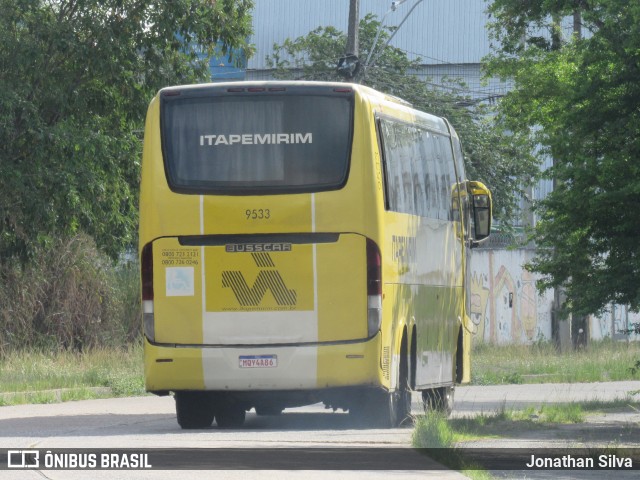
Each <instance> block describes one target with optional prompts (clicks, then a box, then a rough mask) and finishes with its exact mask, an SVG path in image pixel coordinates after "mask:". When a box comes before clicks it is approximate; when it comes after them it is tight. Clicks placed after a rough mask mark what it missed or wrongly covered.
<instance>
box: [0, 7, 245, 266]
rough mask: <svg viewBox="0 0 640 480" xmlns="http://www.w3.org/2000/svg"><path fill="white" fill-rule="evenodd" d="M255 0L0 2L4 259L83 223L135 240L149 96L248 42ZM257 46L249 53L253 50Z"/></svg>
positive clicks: (105, 236)
mask: <svg viewBox="0 0 640 480" xmlns="http://www.w3.org/2000/svg"><path fill="white" fill-rule="evenodd" d="M252 5H253V2H252V1H251V0H239V1H238V0H218V1H210V0H180V1H171V2H157V1H152V0H106V1H104V0H99V1H98V0H61V1H55V2H53V1H45V0H0V65H1V67H0V70H1V71H2V75H0V88H1V89H2V95H1V96H0V257H7V256H14V255H16V256H19V257H21V258H22V259H24V258H27V257H29V256H30V255H32V254H33V252H34V249H35V248H36V247H37V245H43V244H46V243H47V242H48V241H50V239H51V238H53V237H55V236H65V235H73V234H75V233H77V232H80V231H84V232H86V233H88V234H89V235H91V236H92V237H93V238H94V239H95V240H96V242H97V244H98V246H99V247H100V248H101V249H103V250H105V251H106V252H108V253H109V255H111V256H112V257H113V258H115V257H116V256H117V255H118V254H119V253H121V252H122V250H123V248H124V247H125V246H127V245H131V244H133V243H134V240H135V239H134V236H135V227H136V224H137V223H136V222H137V184H138V176H139V157H140V151H141V145H140V132H141V131H142V126H143V121H144V114H145V111H146V108H147V104H148V102H149V100H150V98H151V97H152V96H153V94H154V93H155V92H156V91H157V90H158V89H159V88H160V87H163V86H166V85H168V84H175V83H184V82H197V81H201V80H203V79H205V78H206V75H207V73H208V70H207V65H206V64H205V63H204V62H199V61H197V56H196V52H195V51H194V47H193V46H192V45H198V46H199V47H201V48H204V49H205V50H207V51H209V52H213V49H214V48H215V46H216V42H218V40H219V41H220V42H221V43H222V45H223V46H222V50H223V51H225V52H226V51H227V50H228V49H229V48H232V47H233V48H237V47H240V46H243V45H245V39H246V37H247V36H248V34H249V33H250V18H249V10H250V8H251V7H252ZM249 53H250V52H249Z"/></svg>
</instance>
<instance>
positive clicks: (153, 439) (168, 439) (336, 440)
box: [0, 382, 640, 480]
mask: <svg viewBox="0 0 640 480" xmlns="http://www.w3.org/2000/svg"><path fill="white" fill-rule="evenodd" d="M634 390H640V382H611V383H594V384H545V385H510V386H486V387H460V388H458V389H457V391H456V402H455V411H456V413H455V415H473V414H477V413H479V412H484V413H491V412H495V411H497V410H499V409H500V408H502V407H503V406H504V407H507V408H512V407H521V406H524V405H525V404H533V405H540V404H542V403H545V402H566V401H573V400H576V401H577V400H612V399H615V398H625V397H627V396H628V395H629V392H631V391H634ZM413 410H414V412H415V413H419V412H420V402H419V401H418V398H417V397H415V398H414V403H413ZM411 433H412V430H411V429H410V428H398V429H386V430H384V429H380V430H379V429H356V428H354V427H353V425H352V424H351V422H350V421H349V417H348V415H346V414H344V413H341V412H335V413H334V412H331V411H326V410H324V409H323V408H322V406H321V405H313V406H310V407H304V408H298V409H290V410H287V411H286V412H285V414H284V415H282V416H280V417H257V416H255V414H253V413H249V414H248V415H247V422H246V424H245V427H244V428H243V429H240V430H227V431H224V430H218V429H217V428H216V427H215V426H214V427H212V428H211V429H208V430H196V431H182V430H180V429H179V427H178V425H177V423H176V421H175V411H174V403H173V399H172V398H170V397H163V398H159V397H152V396H149V397H137V398H121V399H109V400H87V401H79V402H68V403H61V404H53V405H24V406H14V407H0V448H40V449H42V448H56V449H60V448H95V449H108V448H135V449H139V448H168V449H176V448H256V447H257V448H280V447H289V448H298V447H322V448H331V447H339V448H344V447H358V448H366V449H373V448H380V447H387V448H388V447H397V448H406V447H408V446H409V445H410V442H411ZM0 473H2V475H0V476H2V478H9V479H23V478H24V479H27V480H35V479H42V478H48V479H52V480H53V479H56V480H57V479H76V478H77V479H81V478H86V476H87V475H86V474H87V472H70V471H44V472H35V471H34V472H0ZM176 473H177V472H164V471H147V472H135V475H133V474H132V472H114V471H102V472H97V471H96V472H91V477H93V478H95V479H96V480H99V479H115V478H136V479H137V478H140V479H143V478H144V479H161V478H174V477H175V476H176ZM212 473H213V475H212ZM179 475H180V477H181V479H182V480H187V479H192V478H193V479H200V478H228V479H243V480H246V479H247V478H257V477H258V476H259V477H260V478H261V479H265V480H267V479H276V478H278V479H279V478H291V479H293V478H300V476H302V475H301V472H300V471H298V472H284V471H275V472H274V471H259V472H258V471H251V472H246V471H215V472H203V471H184V472H180V473H179ZM390 476H391V478H393V479H404V478H423V479H424V478H444V479H463V478H465V477H464V476H462V475H460V474H459V473H457V472H452V471H442V470H433V471H431V470H430V471H394V472H379V471H378V472H348V471H343V472H331V473H329V472H326V471H305V472H304V477H306V478H307V479H309V480H312V479H316V478H332V479H341V478H345V479H356V478H380V479H382V478H389V477H390Z"/></svg>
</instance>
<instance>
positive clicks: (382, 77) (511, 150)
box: [267, 15, 537, 223]
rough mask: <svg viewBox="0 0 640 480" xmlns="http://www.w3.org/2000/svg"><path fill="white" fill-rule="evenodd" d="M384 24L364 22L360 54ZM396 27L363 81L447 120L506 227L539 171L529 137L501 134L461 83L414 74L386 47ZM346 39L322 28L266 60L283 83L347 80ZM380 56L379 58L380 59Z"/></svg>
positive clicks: (385, 33) (401, 55)
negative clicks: (340, 68)
mask: <svg viewBox="0 0 640 480" xmlns="http://www.w3.org/2000/svg"><path fill="white" fill-rule="evenodd" d="M379 27H380V22H379V21H378V20H376V17H375V16H373V15H367V16H365V17H364V18H363V19H362V20H361V21H360V31H359V38H360V55H359V57H360V58H361V59H362V60H363V61H364V59H366V58H367V56H368V54H369V51H370V49H371V48H372V45H373V41H374V39H375V37H376V33H377V32H378V29H379ZM394 28H395V27H384V28H383V29H382V31H381V34H380V36H379V38H378V42H377V48H376V50H375V53H374V54H373V57H375V58H377V60H376V62H375V64H374V65H373V66H372V67H369V68H366V69H364V71H363V72H362V73H361V74H360V75H361V77H360V78H359V81H360V82H361V83H363V84H365V85H367V86H370V87H372V88H375V89H377V90H379V91H382V92H384V93H387V94H390V95H394V96H397V97H400V98H402V99H404V100H406V101H408V102H410V103H412V104H413V105H414V107H415V108H417V109H419V110H423V111H426V112H429V113H432V114H435V115H438V116H442V117H446V118H447V119H448V120H449V121H450V122H451V123H452V124H453V125H454V127H455V128H456V130H457V131H458V134H459V135H460V137H461V139H462V142H463V146H464V149H465V156H466V165H467V176H468V177H469V178H472V179H474V180H480V181H483V182H484V183H486V184H487V185H488V186H489V188H491V189H492V193H493V196H494V203H495V205H494V215H495V216H496V217H497V218H498V219H500V220H502V221H504V222H506V223H508V222H509V221H510V220H513V218H514V215H515V214H516V211H517V208H516V207H517V203H518V200H519V194H520V192H522V190H523V189H524V186H525V185H527V184H528V182H529V181H531V179H532V178H533V176H534V175H535V173H536V172H537V166H536V164H535V162H534V159H533V157H532V156H531V155H530V154H529V153H528V152H530V151H531V144H530V140H529V136H528V135H520V134H509V135H505V131H504V130H501V129H497V128H496V127H495V125H494V123H493V119H492V116H491V114H492V111H491V109H490V108H489V107H487V106H484V105H481V104H478V103H476V102H474V101H472V100H471V99H470V98H468V97H465V96H461V95H459V94H457V93H454V92H457V91H461V90H463V89H464V85H463V84H461V83H460V82H457V81H454V80H452V81H451V85H448V86H446V87H447V88H444V89H443V88H440V89H438V88H436V87H434V86H432V85H430V84H428V83H425V82H423V81H421V80H420V79H419V78H418V77H416V76H414V75H411V74H410V72H411V70H412V69H415V68H417V67H418V66H419V65H420V61H419V60H418V59H416V60H410V59H409V58H408V57H407V55H406V54H405V52H403V51H402V50H400V49H398V48H395V47H392V46H387V47H385V48H383V46H384V44H385V43H386V41H387V39H388V38H389V36H390V34H391V32H393V30H394ZM345 45H346V36H345V34H344V33H343V32H340V31H339V30H337V29H336V28H334V27H319V28H317V29H315V30H313V31H312V32H309V33H308V34H307V35H305V36H303V37H299V38H297V39H295V40H291V39H287V40H286V41H285V42H284V43H283V44H282V45H274V54H273V56H271V57H268V58H267V60H268V62H269V63H270V65H271V67H273V68H274V69H275V75H276V76H277V77H278V78H281V79H289V80H291V79H293V80H324V81H343V78H342V77H340V76H339V75H338V73H337V71H336V65H337V62H338V59H339V58H340V57H341V56H342V55H343V54H344V48H345ZM378 55H379V56H378Z"/></svg>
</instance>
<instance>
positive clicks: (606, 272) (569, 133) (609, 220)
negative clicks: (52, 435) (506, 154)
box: [488, 0, 640, 315]
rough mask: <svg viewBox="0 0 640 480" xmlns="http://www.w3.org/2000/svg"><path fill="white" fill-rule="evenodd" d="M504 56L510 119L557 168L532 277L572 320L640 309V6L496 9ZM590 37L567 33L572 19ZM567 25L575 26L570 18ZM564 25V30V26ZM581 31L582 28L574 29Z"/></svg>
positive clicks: (511, 0)
mask: <svg viewBox="0 0 640 480" xmlns="http://www.w3.org/2000/svg"><path fill="white" fill-rule="evenodd" d="M489 11H490V13H491V14H492V15H493V17H494V19H495V22H494V23H493V24H492V26H491V29H492V30H491V31H492V34H493V37H494V39H495V40H496V42H497V44H499V46H500V49H499V50H498V51H497V52H496V53H495V55H493V57H492V58H491V59H490V61H489V63H488V72H489V73H490V74H494V75H500V76H502V77H504V78H510V79H512V80H513V81H514V89H513V91H511V92H510V93H509V94H508V95H507V96H506V97H505V98H504V99H503V101H502V103H501V117H500V118H501V121H502V122H503V123H504V124H505V125H506V126H507V127H508V128H511V129H512V130H513V131H516V132H528V131H529V132H533V135H534V137H535V140H536V141H537V142H538V143H539V145H540V146H541V152H542V153H543V154H546V155H549V156H551V157H552V158H553V161H554V165H553V167H552V168H551V169H549V170H548V171H547V172H546V174H547V175H548V176H549V177H550V178H553V179H555V189H554V191H553V192H552V193H551V194H550V195H549V196H548V197H547V198H546V199H545V200H543V201H541V202H540V205H539V206H538V210H539V214H540V216H541V221H540V222H539V224H538V225H537V227H536V230H535V235H534V238H535V240H536V242H537V245H538V247H539V250H538V255H537V257H536V259H535V261H533V262H532V264H531V265H530V268H531V269H532V270H533V271H536V272H538V273H540V274H542V275H543V280H542V282H541V286H542V287H543V288H548V287H563V288H564V289H565V291H566V295H567V304H566V307H567V310H570V311H572V312H574V313H575V314H578V315H584V314H588V313H597V312H599V311H601V310H602V309H603V308H605V307H606V306H607V304H608V303H610V302H615V303H619V304H627V305H630V307H631V308H632V309H633V310H636V311H637V310H638V309H639V308H640V242H638V237H639V236H640V82H638V79H639V78H640V3H638V2H629V1H627V0H559V1H553V2H551V1H537V2H534V1H529V2H522V1H520V0H495V1H494V2H493V3H492V5H491V7H490V9H489ZM575 12H579V13H580V15H579V16H577V15H576V16H575V17H574V18H576V19H579V18H581V19H582V20H581V21H582V25H581V29H580V30H581V31H584V32H585V35H578V34H577V32H576V33H572V30H573V29H572V28H571V27H569V28H568V29H566V32H567V33H565V34H564V37H562V35H561V33H562V31H564V30H563V29H562V25H563V24H566V25H567V26H570V25H571V24H572V20H571V18H569V17H570V16H572V15H573V14H574V13H575ZM560 19H565V20H566V21H564V20H560ZM559 20H560V21H559ZM574 28H577V26H576V27H574Z"/></svg>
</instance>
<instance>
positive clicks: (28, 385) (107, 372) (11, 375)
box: [0, 345, 144, 405]
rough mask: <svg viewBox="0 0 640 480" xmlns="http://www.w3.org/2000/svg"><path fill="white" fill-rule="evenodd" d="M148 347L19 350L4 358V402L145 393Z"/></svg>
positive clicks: (0, 370) (0, 369) (0, 385)
mask: <svg viewBox="0 0 640 480" xmlns="http://www.w3.org/2000/svg"><path fill="white" fill-rule="evenodd" d="M142 369H143V361H142V347H141V346H139V345H135V346H130V347H128V348H126V349H106V348H105V349H92V350H91V351H88V352H84V353H77V352H69V351H58V352H43V351H19V352H14V353H11V354H8V355H5V356H4V357H3V358H2V359H0V389H1V391H0V405H18V404H24V403H54V402H60V401H68V400H85V399H90V398H105V397H122V396H133V395H142V394H144V380H143V372H142Z"/></svg>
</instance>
